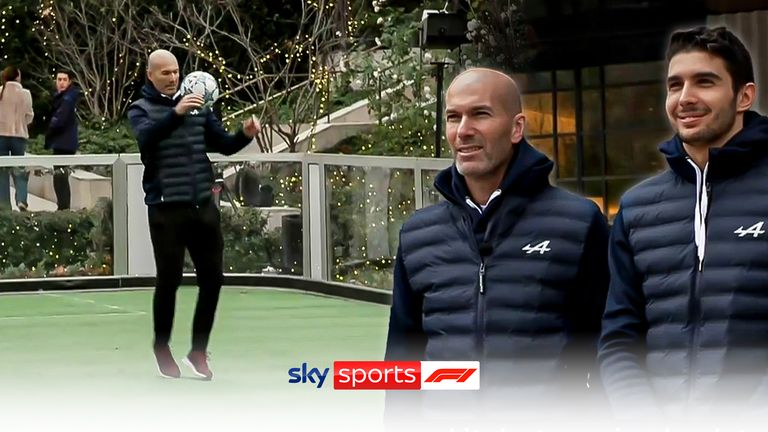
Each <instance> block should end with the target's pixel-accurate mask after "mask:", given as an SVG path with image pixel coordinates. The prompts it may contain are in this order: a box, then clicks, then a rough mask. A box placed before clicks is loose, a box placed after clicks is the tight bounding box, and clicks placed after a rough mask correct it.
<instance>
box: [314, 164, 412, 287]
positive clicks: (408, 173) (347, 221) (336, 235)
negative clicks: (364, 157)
mask: <svg viewBox="0 0 768 432" xmlns="http://www.w3.org/2000/svg"><path fill="white" fill-rule="evenodd" d="M325 176H326V189H325V190H326V199H327V205H328V210H329V213H328V235H329V238H328V244H329V249H330V257H329V258H330V259H329V265H330V272H329V273H330V275H331V280H333V281H338V282H347V283H354V284H359V285H366V286H373V287H378V288H387V289H391V288H392V267H393V263H394V261H393V258H394V256H395V254H396V253H397V245H398V238H399V233H400V227H401V226H402V224H403V222H405V220H406V219H407V218H408V217H409V216H410V215H411V214H412V213H413V211H414V210H415V191H414V178H413V170H399V169H389V168H382V167H352V166H326V172H325Z"/></svg>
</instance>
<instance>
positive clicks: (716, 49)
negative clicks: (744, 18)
mask: <svg viewBox="0 0 768 432" xmlns="http://www.w3.org/2000/svg"><path fill="white" fill-rule="evenodd" d="M690 51H703V52H706V53H709V54H712V55H715V56H717V57H720V58H721V59H723V61H724V62H725V68H726V69H727V70H728V73H729V74H731V79H732V80H733V91H734V93H735V92H737V91H739V89H740V88H741V87H743V86H744V85H745V84H747V83H753V82H755V72H754V70H753V69H752V57H751V56H750V55H749V51H747V48H746V47H745V46H744V44H743V43H742V42H741V41H740V40H739V38H738V37H736V35H734V34H733V33H731V32H730V31H729V30H728V29H726V28H725V27H715V28H707V27H696V28H693V29H689V30H680V31H676V32H674V33H672V36H670V38H669V47H668V48H667V62H669V61H670V60H672V57H674V56H676V55H677V54H679V53H681V52H690Z"/></svg>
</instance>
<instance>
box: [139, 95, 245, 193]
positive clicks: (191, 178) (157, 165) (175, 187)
mask: <svg viewBox="0 0 768 432" xmlns="http://www.w3.org/2000/svg"><path fill="white" fill-rule="evenodd" d="M142 95H143V96H144V97H143V98H142V99H139V100H138V101H136V102H134V103H132V104H131V106H130V107H129V108H128V119H129V120H130V123H131V129H132V131H133V133H134V135H135V136H136V140H137V141H138V144H139V151H140V152H141V161H142V162H143V163H144V180H143V186H144V193H145V198H144V201H145V203H146V204H148V205H151V204H158V203H161V202H177V203H178V202H182V203H190V204H201V203H205V202H208V201H210V199H211V196H212V193H211V188H212V186H213V182H214V178H213V170H212V169H211V161H210V159H208V155H207V154H206V152H207V151H216V152H220V153H223V154H225V155H230V154H233V153H236V152H238V151H240V150H241V149H242V148H243V147H245V146H246V145H248V144H249V143H250V142H251V138H248V137H247V136H246V135H245V134H244V133H243V131H242V130H239V131H238V132H237V133H235V134H234V135H232V134H229V133H227V131H226V130H225V129H224V128H223V127H222V125H221V122H220V121H219V119H218V118H216V116H215V115H214V113H213V111H211V110H210V109H209V108H204V109H200V110H197V113H193V112H190V113H188V114H187V115H184V116H180V115H177V114H176V112H175V111H174V107H175V106H176V104H177V103H178V102H179V101H180V100H181V96H180V95H177V96H176V97H174V98H170V97H167V96H164V95H162V94H160V92H158V91H157V89H155V87H154V86H153V85H152V84H151V83H148V84H146V85H145V86H144V88H143V89H142Z"/></svg>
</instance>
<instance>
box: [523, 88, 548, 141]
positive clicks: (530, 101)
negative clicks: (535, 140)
mask: <svg viewBox="0 0 768 432" xmlns="http://www.w3.org/2000/svg"><path fill="white" fill-rule="evenodd" d="M523 113H524V114H525V118H526V127H525V128H526V134H527V135H532V136H533V135H551V134H552V128H553V123H552V116H553V113H552V93H534V94H526V95H523Z"/></svg>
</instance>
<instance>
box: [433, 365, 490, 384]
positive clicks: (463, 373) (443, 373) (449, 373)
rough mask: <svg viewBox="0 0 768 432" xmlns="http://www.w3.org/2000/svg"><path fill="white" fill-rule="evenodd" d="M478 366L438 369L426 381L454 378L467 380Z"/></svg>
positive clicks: (458, 380)
mask: <svg viewBox="0 0 768 432" xmlns="http://www.w3.org/2000/svg"><path fill="white" fill-rule="evenodd" d="M476 370H477V368H462V369H445V368H444V369H438V370H436V371H435V372H434V373H433V374H432V375H430V376H429V377H428V378H427V379H426V381H424V382H428V383H431V382H441V381H443V380H453V381H456V382H460V383H463V382H464V381H466V380H467V378H469V377H470V376H472V374H473V373H475V371H476Z"/></svg>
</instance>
